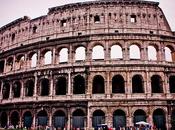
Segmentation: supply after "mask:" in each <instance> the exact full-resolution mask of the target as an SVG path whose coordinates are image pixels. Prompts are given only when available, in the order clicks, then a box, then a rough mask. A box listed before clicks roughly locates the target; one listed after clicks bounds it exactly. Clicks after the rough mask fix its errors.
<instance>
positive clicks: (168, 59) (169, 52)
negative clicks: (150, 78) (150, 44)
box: [165, 47, 173, 62]
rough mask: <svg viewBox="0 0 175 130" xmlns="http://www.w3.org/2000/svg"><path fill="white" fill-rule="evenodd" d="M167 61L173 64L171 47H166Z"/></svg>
mask: <svg viewBox="0 0 175 130" xmlns="http://www.w3.org/2000/svg"><path fill="white" fill-rule="evenodd" d="M165 61H169V62H172V61H173V59H172V51H171V49H170V48H169V47H165Z"/></svg>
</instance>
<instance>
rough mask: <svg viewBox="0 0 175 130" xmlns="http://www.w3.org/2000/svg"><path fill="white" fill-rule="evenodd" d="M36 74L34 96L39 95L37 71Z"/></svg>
mask: <svg viewBox="0 0 175 130" xmlns="http://www.w3.org/2000/svg"><path fill="white" fill-rule="evenodd" d="M34 76H35V83H34V97H36V96H37V84H38V76H37V73H35V74H34Z"/></svg>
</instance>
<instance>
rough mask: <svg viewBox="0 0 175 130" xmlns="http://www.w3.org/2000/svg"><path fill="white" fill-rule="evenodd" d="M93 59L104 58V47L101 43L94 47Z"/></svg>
mask: <svg viewBox="0 0 175 130" xmlns="http://www.w3.org/2000/svg"><path fill="white" fill-rule="evenodd" d="M92 59H93V60H101V59H104V48H103V47H102V46H101V45H96V46H94V47H93V50H92Z"/></svg>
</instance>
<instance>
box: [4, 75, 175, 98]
mask: <svg viewBox="0 0 175 130" xmlns="http://www.w3.org/2000/svg"><path fill="white" fill-rule="evenodd" d="M150 80H151V83H150V87H151V93H164V92H165V89H164V87H163V80H162V78H161V76H159V75H153V76H152V77H151V78H150ZM54 82H55V84H54V90H55V93H54V95H66V94H67V93H68V79H67V77H66V76H60V77H57V78H56V79H55V81H54ZM72 82H73V85H72V93H73V94H86V92H87V89H88V87H87V82H86V76H82V75H80V74H78V75H76V76H75V77H74V78H73V80H72ZM105 82H106V81H105V79H104V78H103V76H101V75H95V76H94V77H93V80H92V94H104V93H105V86H106V85H105V84H106V83H105ZM131 82H132V84H131V85H132V86H131V88H132V93H145V92H146V90H145V89H146V86H145V81H144V79H143V77H142V75H139V74H136V75H134V76H133V77H132V80H131ZM38 85H39V86H37V88H38V90H37V91H38V92H37V94H38V95H40V96H49V94H50V87H51V81H50V79H48V78H43V79H41V80H39V84H38ZM111 85H112V87H111V90H112V93H113V94H121V93H123V94H124V93H126V91H125V90H126V80H125V79H124V77H123V76H122V75H119V74H118V75H115V76H113V78H112V84H111ZM174 86H175V76H170V77H169V91H170V93H175V87H174ZM2 87H3V88H2V98H3V99H8V98H9V96H10V91H12V92H11V96H12V97H14V98H19V97H20V96H21V93H24V96H26V97H31V96H34V88H35V81H34V80H33V79H29V80H26V81H25V83H24V90H23V92H22V83H21V82H20V81H15V82H14V83H13V84H12V89H11V90H10V88H11V85H10V83H9V82H8V81H5V82H3V86H2ZM89 87H90V86H89ZM128 87H129V86H128ZM148 87H149V86H147V88H148Z"/></svg>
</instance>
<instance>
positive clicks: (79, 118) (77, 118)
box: [72, 109, 85, 129]
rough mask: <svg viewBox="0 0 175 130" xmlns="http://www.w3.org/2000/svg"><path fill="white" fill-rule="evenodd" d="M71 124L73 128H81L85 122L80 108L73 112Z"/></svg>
mask: <svg viewBox="0 0 175 130" xmlns="http://www.w3.org/2000/svg"><path fill="white" fill-rule="evenodd" d="M72 115H73V117H72V123H73V124H72V125H73V129H77V128H79V129H83V128H84V124H85V114H84V112H83V111H82V110H81V109H77V110H76V111H74V112H73V114H72Z"/></svg>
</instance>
